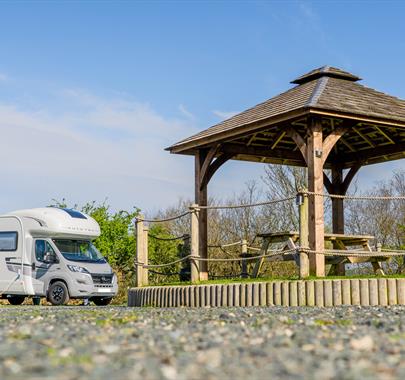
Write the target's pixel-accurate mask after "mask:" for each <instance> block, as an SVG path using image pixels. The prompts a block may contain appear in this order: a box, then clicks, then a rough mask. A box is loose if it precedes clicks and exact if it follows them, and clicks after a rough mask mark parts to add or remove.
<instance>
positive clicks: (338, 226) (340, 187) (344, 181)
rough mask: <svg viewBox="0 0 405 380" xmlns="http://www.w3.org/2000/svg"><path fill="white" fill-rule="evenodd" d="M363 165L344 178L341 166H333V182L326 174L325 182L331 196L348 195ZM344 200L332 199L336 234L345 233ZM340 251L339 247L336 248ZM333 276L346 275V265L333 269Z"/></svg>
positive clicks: (333, 223) (356, 167)
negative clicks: (348, 190)
mask: <svg viewBox="0 0 405 380" xmlns="http://www.w3.org/2000/svg"><path fill="white" fill-rule="evenodd" d="M360 168H361V165H360V164H358V165H356V166H353V167H351V168H350V170H349V171H348V172H347V174H346V176H345V177H343V168H342V167H341V166H340V165H334V166H332V181H330V180H329V178H328V176H327V175H326V174H325V173H324V182H325V187H326V190H328V193H329V194H336V195H346V192H347V189H348V188H349V185H350V183H351V182H352V180H353V178H354V176H355V175H356V174H357V172H358V171H359V169H360ZM343 202H344V200H343V199H342V198H332V231H333V233H334V234H344V233H345V218H344V204H343ZM334 248H336V249H339V247H335V246H334ZM332 271H333V274H338V275H344V274H345V265H344V264H337V265H336V267H335V268H332Z"/></svg>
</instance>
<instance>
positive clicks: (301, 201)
mask: <svg viewBox="0 0 405 380" xmlns="http://www.w3.org/2000/svg"><path fill="white" fill-rule="evenodd" d="M297 205H298V208H299V223H300V249H299V255H300V278H306V277H309V259H308V253H307V252H305V251H304V250H303V249H304V248H306V249H308V248H309V230H308V195H307V194H305V193H298V194H297Z"/></svg>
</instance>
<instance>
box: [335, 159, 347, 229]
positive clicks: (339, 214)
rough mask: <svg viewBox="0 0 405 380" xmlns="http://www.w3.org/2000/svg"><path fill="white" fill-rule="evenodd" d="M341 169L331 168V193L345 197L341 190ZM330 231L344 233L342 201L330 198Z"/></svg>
mask: <svg viewBox="0 0 405 380" xmlns="http://www.w3.org/2000/svg"><path fill="white" fill-rule="evenodd" d="M342 185H343V169H342V168H341V167H340V166H336V165H334V166H332V192H333V194H336V195H345V193H346V192H345V191H343V188H342ZM332 231H333V233H334V234H344V233H345V217H344V207H343V199H341V198H332Z"/></svg>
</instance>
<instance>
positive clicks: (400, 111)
mask: <svg viewBox="0 0 405 380" xmlns="http://www.w3.org/2000/svg"><path fill="white" fill-rule="evenodd" d="M359 80H360V78H359V77H357V76H356V75H353V74H351V73H348V72H346V71H343V70H341V69H338V68H334V67H330V66H324V67H321V68H318V69H315V70H312V71H310V72H309V73H307V74H305V75H302V76H300V77H299V78H297V79H295V80H294V81H293V82H292V83H293V84H296V86H295V87H293V88H291V89H290V90H288V91H286V92H284V93H282V94H280V95H277V96H275V97H273V98H271V99H269V100H266V101H265V102H263V103H260V104H258V105H256V106H254V107H252V108H250V109H248V110H246V111H244V112H241V113H239V114H238V115H235V116H233V117H231V118H230V119H228V120H225V121H223V122H221V123H219V124H217V125H214V126H213V127H211V128H208V129H206V130H204V131H202V132H200V133H197V134H195V135H193V136H191V137H188V138H186V139H184V140H182V141H180V142H178V143H176V144H174V145H172V146H171V147H169V148H167V150H169V151H170V152H171V153H176V154H188V155H193V156H195V200H196V203H197V204H199V205H201V206H205V205H207V186H208V183H209V181H210V179H211V178H212V176H213V175H214V173H215V172H216V171H217V170H218V169H219V168H220V167H221V166H222V165H223V164H224V163H225V162H226V161H228V160H231V159H232V160H244V161H257V162H263V163H276V164H285V165H298V166H306V167H307V168H308V171H307V173H308V190H309V191H310V192H315V193H323V191H324V186H325V187H326V189H327V191H328V192H329V193H330V194H340V195H344V194H346V191H347V189H348V187H349V185H350V182H351V181H352V179H353V178H354V176H355V174H356V173H357V172H358V170H359V169H360V168H361V167H362V166H363V165H369V164H373V163H379V162H385V161H390V160H395V159H400V158H404V157H405V100H401V99H398V98H396V97H394V96H390V95H387V94H384V93H382V92H379V91H376V90H374V89H372V88H368V87H365V86H363V85H361V84H360V83H358V81H359ZM325 168H326V169H331V175H328V174H327V173H326V172H324V169H325ZM345 169H347V170H346V172H345ZM308 211H309V227H308V229H309V246H310V248H311V249H312V250H313V251H316V252H320V251H323V249H324V214H323V199H322V197H316V196H315V197H310V199H309V206H308ZM332 224H333V232H334V233H343V232H344V210H343V200H342V199H339V198H334V199H332ZM199 252H200V255H201V256H202V257H207V212H206V209H201V210H200V217H199ZM309 264H310V265H309V267H310V271H311V273H312V274H316V275H318V276H324V274H325V260H324V256H323V255H322V254H318V253H316V254H311V255H310V257H309ZM200 273H201V279H205V278H207V263H206V262H204V261H203V262H202V263H201V271H200Z"/></svg>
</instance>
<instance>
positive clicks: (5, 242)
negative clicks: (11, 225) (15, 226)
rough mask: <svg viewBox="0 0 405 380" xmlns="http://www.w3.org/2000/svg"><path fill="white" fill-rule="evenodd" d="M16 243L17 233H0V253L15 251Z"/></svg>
mask: <svg viewBox="0 0 405 380" xmlns="http://www.w3.org/2000/svg"><path fill="white" fill-rule="evenodd" d="M17 241H18V233H17V232H0V251H16V250H17Z"/></svg>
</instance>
